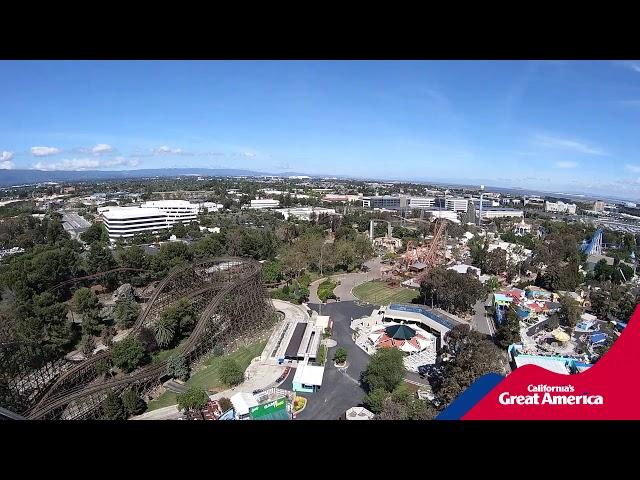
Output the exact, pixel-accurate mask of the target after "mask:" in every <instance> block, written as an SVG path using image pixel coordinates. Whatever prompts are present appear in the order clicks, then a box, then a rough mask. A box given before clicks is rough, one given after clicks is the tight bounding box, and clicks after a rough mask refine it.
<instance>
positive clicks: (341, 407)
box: [280, 302, 373, 420]
mask: <svg viewBox="0 0 640 480" xmlns="http://www.w3.org/2000/svg"><path fill="white" fill-rule="evenodd" d="M309 307H310V308H312V309H313V310H315V311H317V312H319V311H320V308H319V307H320V306H319V305H312V304H309ZM372 310H373V307H372V306H370V305H368V306H365V307H362V306H359V305H357V304H356V303H355V302H337V303H329V304H326V305H322V314H323V315H330V316H331V319H332V321H333V335H332V337H331V338H333V339H334V340H335V341H336V342H337V345H336V346H335V347H332V348H330V349H329V351H328V353H327V363H326V366H325V370H324V377H323V381H322V387H321V388H320V390H318V391H317V392H314V393H300V396H303V397H305V398H307V399H308V403H307V406H306V407H305V409H304V410H303V411H302V412H301V413H300V414H299V415H298V418H299V419H301V420H337V419H339V418H340V416H342V415H343V414H344V413H345V412H346V411H347V410H348V409H349V408H351V407H355V406H358V405H361V404H362V399H363V398H364V395H365V392H364V390H363V389H362V387H361V386H360V374H361V372H362V371H363V370H364V369H365V368H366V367H367V365H368V364H369V355H367V354H366V353H365V352H363V351H362V350H361V349H359V348H358V347H357V346H356V345H355V343H353V341H352V340H351V333H352V332H351V329H350V327H349V325H350V324H351V319H352V318H359V317H362V316H365V315H369V314H371V311H372ZM338 347H344V348H345V349H346V350H347V355H348V357H347V362H348V364H349V366H348V367H347V368H346V370H345V369H337V368H335V366H334V365H333V353H334V352H335V349H336V348H338ZM294 375H295V372H291V373H290V374H289V377H288V378H287V380H286V381H285V383H283V384H282V385H281V386H280V388H284V389H291V386H292V385H291V383H292V380H293V376H294Z"/></svg>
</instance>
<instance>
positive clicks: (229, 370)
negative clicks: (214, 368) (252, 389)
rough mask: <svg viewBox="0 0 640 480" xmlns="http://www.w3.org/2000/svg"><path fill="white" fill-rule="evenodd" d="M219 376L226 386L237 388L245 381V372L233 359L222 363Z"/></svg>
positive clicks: (227, 359)
mask: <svg viewBox="0 0 640 480" xmlns="http://www.w3.org/2000/svg"><path fill="white" fill-rule="evenodd" d="M218 375H219V377H220V380H222V382H223V383H224V384H226V385H229V386H231V387H235V386H236V385H239V384H241V383H242V382H243V381H244V371H243V370H242V368H240V365H238V364H237V363H236V361H235V360H233V359H231V358H226V359H224V360H223V361H222V362H221V364H220V370H219V371H218Z"/></svg>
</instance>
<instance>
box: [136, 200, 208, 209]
mask: <svg viewBox="0 0 640 480" xmlns="http://www.w3.org/2000/svg"><path fill="white" fill-rule="evenodd" d="M141 206H142V207H143V208H196V207H197V206H198V205H196V204H193V203H191V202H189V201H187V200H152V201H148V202H144V203H143V204H142V205H141Z"/></svg>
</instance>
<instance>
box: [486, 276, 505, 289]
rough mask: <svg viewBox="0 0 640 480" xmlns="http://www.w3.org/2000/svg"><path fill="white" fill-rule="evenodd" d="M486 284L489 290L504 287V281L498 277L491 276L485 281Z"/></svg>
mask: <svg viewBox="0 0 640 480" xmlns="http://www.w3.org/2000/svg"><path fill="white" fill-rule="evenodd" d="M484 286H485V287H486V289H487V291H489V292H495V291H496V290H499V289H500V288H501V287H502V283H500V280H498V278H497V277H491V278H490V279H489V280H487V281H486V282H485V284H484Z"/></svg>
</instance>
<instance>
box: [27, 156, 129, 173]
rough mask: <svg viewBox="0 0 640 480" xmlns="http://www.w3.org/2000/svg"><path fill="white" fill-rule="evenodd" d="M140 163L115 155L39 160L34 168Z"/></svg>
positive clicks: (104, 166) (84, 168)
mask: <svg viewBox="0 0 640 480" xmlns="http://www.w3.org/2000/svg"><path fill="white" fill-rule="evenodd" d="M137 164H138V160H137V159H126V158H125V157H114V158H109V159H99V158H69V159H64V160H61V161H59V162H49V163H47V162H38V163H36V164H35V165H33V167H32V168H34V169H36V170H46V171H51V170H95V169H99V168H111V167H120V166H128V167H133V166H135V165H137Z"/></svg>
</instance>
